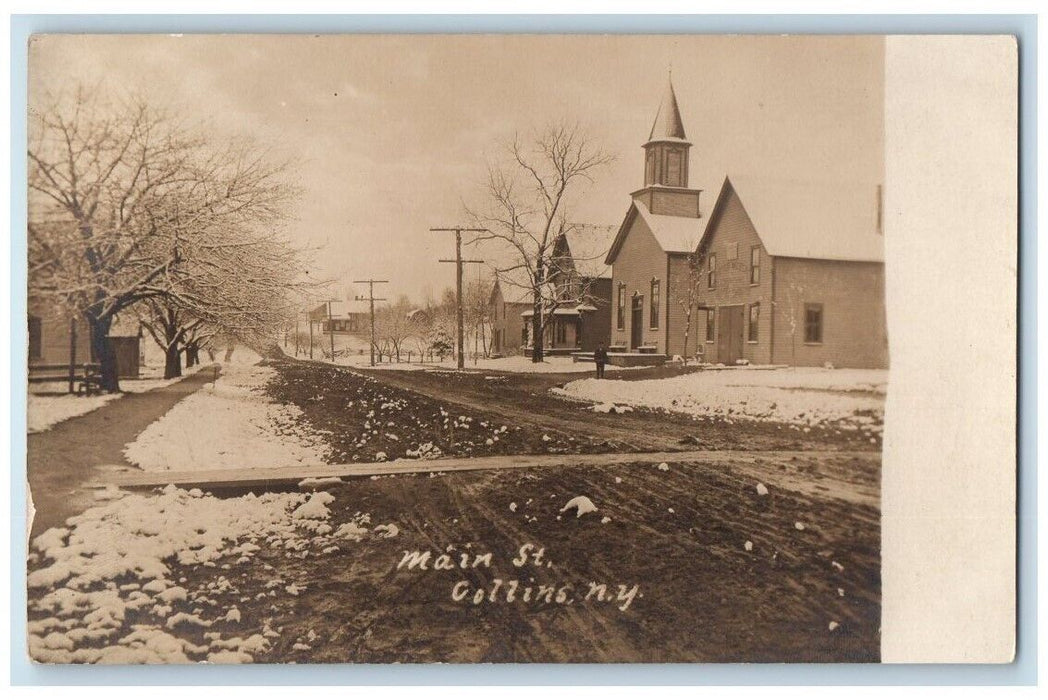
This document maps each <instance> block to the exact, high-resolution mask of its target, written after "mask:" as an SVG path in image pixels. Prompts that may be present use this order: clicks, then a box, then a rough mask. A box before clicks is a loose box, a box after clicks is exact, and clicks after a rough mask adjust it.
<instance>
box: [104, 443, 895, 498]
mask: <svg viewBox="0 0 1048 700" xmlns="http://www.w3.org/2000/svg"><path fill="white" fill-rule="evenodd" d="M812 454H827V455H829V454H832V455H833V456H835V457H837V456H839V457H842V458H855V457H857V458H866V459H876V460H879V459H880V453H878V452H826V453H813V452H737V451H731V450H692V451H682V452H623V453H615V454H548V455H497V456H494V457H452V458H442V459H431V460H407V459H401V460H396V461H393V462H369V463H365V464H360V463H357V464H333V465H296V466H291V467H267V468H258V469H252V468H244V469H212V470H201V471H167V472H144V471H124V472H120V473H111V474H109V475H108V476H107V480H106V481H105V482H103V483H96V484H94V486H95V487H96V488H103V487H106V486H119V487H121V488H158V487H163V486H167V485H168V484H174V485H175V486H179V487H183V488H193V487H198V488H202V489H221V488H267V487H268V488H277V487H287V486H293V485H295V484H297V483H298V482H300V481H302V480H303V479H307V478H324V477H340V478H341V477H368V476H384V475H387V474H427V473H432V472H461V471H480V470H486V469H539V468H548V467H561V466H572V467H575V466H605V465H609V464H627V463H630V462H643V463H645V464H654V463H656V462H705V463H712V464H723V463H728V462H736V463H737V462H740V461H741V462H756V461H757V460H758V459H767V460H782V459H789V458H791V457H794V456H799V455H808V456H810V455H812ZM115 468H116V469H120V468H121V467H115Z"/></svg>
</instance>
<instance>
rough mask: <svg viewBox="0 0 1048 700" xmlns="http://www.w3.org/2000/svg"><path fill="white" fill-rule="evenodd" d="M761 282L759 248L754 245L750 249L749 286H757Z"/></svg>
mask: <svg viewBox="0 0 1048 700" xmlns="http://www.w3.org/2000/svg"><path fill="white" fill-rule="evenodd" d="M760 281H761V247H760V246H759V245H755V246H753V247H752V248H750V284H759V283H760Z"/></svg>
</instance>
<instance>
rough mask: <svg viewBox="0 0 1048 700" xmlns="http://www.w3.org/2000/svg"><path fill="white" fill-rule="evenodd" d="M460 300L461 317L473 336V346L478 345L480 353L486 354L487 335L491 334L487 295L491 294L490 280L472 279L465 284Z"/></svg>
mask: <svg viewBox="0 0 1048 700" xmlns="http://www.w3.org/2000/svg"><path fill="white" fill-rule="evenodd" d="M463 296H464V297H465V298H464V299H463V301H462V307H463V309H462V310H463V318H464V321H465V324H466V326H467V327H468V328H469V330H470V335H472V336H473V341H474V346H475V347H479V352H480V354H482V355H484V356H487V354H488V342H487V339H488V336H489V335H491V318H490V313H489V311H490V309H489V308H488V297H489V296H491V282H488V281H486V280H472V281H470V282H469V284H467V285H466V291H465V294H464V295H463Z"/></svg>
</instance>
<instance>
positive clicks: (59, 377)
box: [28, 362, 102, 395]
mask: <svg viewBox="0 0 1048 700" xmlns="http://www.w3.org/2000/svg"><path fill="white" fill-rule="evenodd" d="M101 370H102V366H101V365H99V364H98V363H96V362H85V363H83V364H78V365H72V366H70V365H68V364H31V365H29V377H28V379H29V382H30V383H33V384H36V383H42V382H69V384H70V389H71V391H75V392H76V393H77V394H86V395H91V394H95V393H98V390H99V389H100V388H101V386H102V373H101Z"/></svg>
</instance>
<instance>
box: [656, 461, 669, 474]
mask: <svg viewBox="0 0 1048 700" xmlns="http://www.w3.org/2000/svg"><path fill="white" fill-rule="evenodd" d="M669 470H670V465H668V464H666V463H665V462H663V463H661V464H660V465H659V471H660V472H668V471H669Z"/></svg>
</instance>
